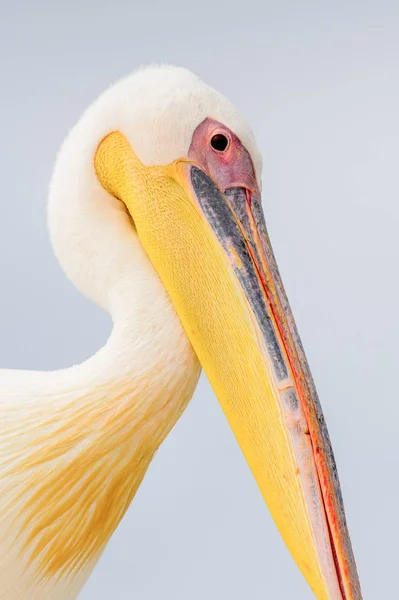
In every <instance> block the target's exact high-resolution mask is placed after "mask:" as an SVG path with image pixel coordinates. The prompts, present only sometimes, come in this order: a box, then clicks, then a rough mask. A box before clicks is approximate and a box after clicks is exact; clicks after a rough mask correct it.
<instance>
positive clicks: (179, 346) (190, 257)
mask: <svg viewBox="0 0 399 600" xmlns="http://www.w3.org/2000/svg"><path fill="white" fill-rule="evenodd" d="M260 189H261V157H260V154H259V151H258V149H257V146H256V142H255V139H254V137H253V134H252V133H251V131H250V129H249V127H248V126H247V124H246V122H245V121H244V119H243V118H242V117H241V115H240V114H239V113H238V112H237V110H236V109H235V108H234V107H233V106H232V105H231V104H230V103H229V102H228V101H227V100H226V99H225V98H224V97H223V96H222V95H220V94H219V93H218V92H216V91H215V90H213V89H212V88H210V87H209V86H207V85H206V84H204V83H203V82H201V81H200V80H199V79H198V78H197V77H196V76H194V75H193V74H191V73H190V72H188V71H187V70H185V69H181V68H176V67H151V68H147V69H141V70H139V71H138V72H136V73H134V74H133V75H130V76H129V77H127V78H126V79H124V80H122V81H120V82H119V83H117V84H116V85H114V86H113V87H111V88H110V89H108V90H107V91H106V92H105V93H104V94H103V95H102V96H100V98H99V99H98V100H97V101H96V102H95V103H94V104H93V105H92V106H91V107H90V108H89V109H88V110H87V111H86V113H85V114H84V115H83V117H82V119H81V120H80V121H79V123H78V124H77V125H76V126H75V127H74V128H73V130H72V131H71V132H70V134H69V136H68V137H67V139H66V141H65V143H64V145H63V146H62V148H61V151H60V153H59V155H58V158H57V161H56V165H55V169H54V174H53V177H52V182H51V186H50V194H49V203H48V223H49V231H50V236H51V240H52V244H53V248H54V251H55V254H56V256H57V258H58V259H59V261H60V264H61V266H62V267H63V269H64V271H65V273H66V275H67V276H68V277H69V278H70V280H71V281H72V282H73V283H74V284H75V285H76V286H77V288H78V289H79V290H81V292H82V293H83V294H85V295H86V296H87V297H89V298H90V299H92V300H93V301H94V302H96V303H97V304H99V305H100V306H101V307H102V308H103V309H105V310H107V311H108V312H109V313H110V314H111V315H112V319H113V330H112V333H111V335H110V338H109V339H108V341H107V342H106V344H105V345H104V347H103V348H101V349H100V350H99V351H98V352H97V353H96V354H95V355H94V356H93V357H92V358H90V359H89V360H87V361H86V362H84V363H83V364H81V365H77V366H73V367H71V368H68V369H65V370H60V371H56V372H29V371H1V372H0V417H1V418H0V600H28V599H29V600H67V599H68V600H69V599H73V598H76V597H77V596H78V594H79V591H80V589H81V587H82V586H83V584H84V582H85V581H86V579H87V577H88V576H89V575H90V573H91V571H92V570H93V567H94V566H95V564H96V562H97V560H98V558H99V556H100V555H101V553H102V551H103V550H104V548H105V546H106V544H107V542H108V540H109V539H110V536H111V535H112V533H113V531H114V530H115V528H116V526H117V525H118V523H119V522H120V520H121V518H122V517H123V515H124V513H125V512H126V510H127V508H128V506H129V504H130V502H131V501H132V499H133V497H134V495H135V493H136V491H137V489H138V487H139V485H140V483H141V481H142V479H143V477H144V475H145V472H146V470H147V468H148V466H149V464H150V462H151V460H152V458H153V456H154V453H155V452H156V450H157V449H158V447H159V446H160V444H161V442H162V441H163V440H164V439H165V437H166V435H167V434H168V432H169V431H170V430H171V428H172V427H173V425H174V424H175V423H176V421H177V419H178V418H179V416H180V415H181V414H182V413H183V411H184V409H185V408H186V406H187V403H188V402H189V400H190V398H191V396H192V394H193V392H194V390H195V387H196V384H197V381H198V377H199V374H200V369H201V367H202V368H203V369H204V370H205V372H206V374H207V376H208V378H209V381H210V383H211V385H212V387H213V389H214V391H215V395H216V396H217V398H218V400H219V402H220V404H221V406H222V408H223V411H224V413H225V415H226V417H227V419H228V422H229V424H230V426H231V427H232V429H233V432H234V434H235V436H236V439H237V441H238V443H239V445H240V447H241V449H242V451H243V453H244V456H245V458H246V460H247V462H248V465H249V467H250V469H251V471H252V473H253V475H254V477H255V479H256V481H257V483H258V486H259V489H260V492H261V494H262V495H263V497H264V499H265V501H266V503H267V505H268V507H269V510H270V511H271V514H272V516H273V519H274V521H275V523H276V525H277V527H278V529H279V531H280V533H281V535H282V537H283V539H284V541H285V543H286V545H287V547H288V549H289V550H290V552H291V554H292V556H293V558H294V560H295V561H296V563H297V565H298V567H299V568H300V569H301V571H302V573H303V575H304V576H305V578H306V579H307V581H308V583H309V585H310V587H311V589H312V590H313V592H314V594H315V596H316V597H317V598H318V599H319V600H360V599H361V591H360V585H359V580H358V576H357V572H356V565H355V559H354V556H353V552H352V547H351V542H350V538H349V533H348V529H347V525H346V521H345V514H344V508H343V503H342V496H341V491H340V486H339V481H338V475H337V470H336V466H335V461H334V456H333V452H332V448H331V443H330V439H329V436H328V432H327V428H326V425H325V421H324V418H323V413H322V410H321V407H320V403H319V400H318V397H317V393H316V390H315V387H314V384H313V381H312V377H311V374H310V371H309V367H308V363H307V361H306V358H305V354H304V351H303V348H302V345H301V342H300V339H299V336H298V333H297V329H296V326H295V322H294V319H293V316H292V313H291V310H290V307H289V304H288V300H287V297H286V295H285V292H284V288H283V285H282V282H281V279H280V275H279V271H278V268H277V265H276V261H275V258H274V255H273V251H272V248H271V245H270V240H269V237H268V233H267V230H266V225H265V220H264V216H263V211H262V205H261V192H260ZM132 544H134V540H132ZM129 593H130V592H129ZM131 593H132V597H133V596H134V589H133V590H132V591H131ZM265 593H266V592H265Z"/></svg>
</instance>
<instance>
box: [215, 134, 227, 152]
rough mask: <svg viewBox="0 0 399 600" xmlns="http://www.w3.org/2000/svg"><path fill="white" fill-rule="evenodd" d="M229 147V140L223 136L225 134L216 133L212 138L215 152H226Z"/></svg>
mask: <svg viewBox="0 0 399 600" xmlns="http://www.w3.org/2000/svg"><path fill="white" fill-rule="evenodd" d="M228 145H229V140H228V139H227V137H226V136H225V135H223V133H216V134H215V135H214V136H212V139H211V146H212V148H213V149H214V150H217V151H218V152H223V151H224V150H226V148H227V146H228Z"/></svg>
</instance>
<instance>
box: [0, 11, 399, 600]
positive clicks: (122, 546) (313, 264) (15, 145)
mask: <svg viewBox="0 0 399 600" xmlns="http://www.w3.org/2000/svg"><path fill="white" fill-rule="evenodd" d="M398 29H399V4H398V3H397V2H395V1H392V2H384V1H377V0H376V1H374V2H365V1H358V2H355V1H348V0H340V1H337V2H323V1H321V0H318V1H314V2H311V1H302V2H296V1H292V2H288V1H281V0H280V1H279V2H277V1H273V2H261V1H259V2H251V1H249V0H245V1H240V2H235V1H232V0H230V1H229V2H226V3H222V2H216V1H215V0H212V1H208V0H206V1H205V0H203V1H202V2H199V1H198V2H196V3H193V2H189V1H188V0H186V1H185V2H179V1H170V2H161V1H152V2H151V1H147V2H128V1H125V2H123V1H122V0H112V1H111V0H110V1H107V2H105V1H101V0H96V1H89V0H81V1H79V2H76V1H68V2H50V1H48V2H43V1H38V0H37V1H35V2H23V1H19V2H11V1H10V0H9V1H7V2H6V1H5V0H1V3H0V50H1V51H0V63H1V68H0V73H1V82H0V85H1V94H0V107H1V112H0V123H1V144H0V173H1V209H2V210H1V217H0V273H1V295H0V332H1V335H0V338H1V344H0V364H1V366H3V367H8V368H14V367H16V368H31V369H55V368H59V367H64V366H68V365H70V364H72V363H74V362H78V361H81V360H83V359H85V358H86V357H87V356H89V355H90V354H92V353H94V352H95V350H96V349H97V348H98V347H99V346H100V345H101V344H102V343H103V342H104V340H105V339H106V337H107V335H108V332H109V330H110V320H109V318H108V316H107V315H104V314H103V313H102V312H101V311H100V310H99V309H97V308H96V307H94V306H93V305H91V304H90V303H89V302H88V301H86V300H85V299H84V298H82V297H81V296H80V295H79V294H78V292H76V291H75V290H74V289H73V288H72V287H71V285H70V284H69V283H68V282H67V281H66V279H65V278H64V276H63V274H62V272H61V271H60V269H59V268H58V265H57V264H56V261H55V259H54V257H53V255H52V253H51V249H50V246H49V242H48V238H47V231H46V219H45V208H46V194H47V185H48V181H49V178H50V173H51V169H52V164H53V161H54V157H55V153H56V150H57V148H58V147H59V145H60V144H61V142H62V140H63V138H64V136H65V134H66V133H67V131H68V129H69V128H70V127H71V126H72V125H73V124H74V122H75V121H76V120H77V118H78V117H79V115H80V113H81V112H82V111H83V110H84V109H85V107H86V106H87V105H88V104H89V103H90V102H91V101H92V100H93V99H94V98H95V97H96V96H97V94H98V93H99V92H100V91H102V90H103V89H104V88H105V87H107V86H108V84H109V83H110V82H112V81H114V80H116V79H118V78H119V77H120V76H123V75H125V74H126V73H128V72H129V71H131V70H132V69H134V68H136V67H137V66H138V65H140V64H143V63H144V64H146V63H149V62H152V61H156V62H171V63H175V64H179V65H184V66H187V67H189V68H190V69H192V70H193V71H195V72H196V73H198V74H199V75H200V76H202V77H203V78H204V79H205V80H206V81H207V82H209V83H210V84H212V85H214V86H215V87H217V88H218V89H220V90H221V91H222V92H223V93H225V94H226V95H227V96H228V97H229V98H230V99H231V100H232V101H233V102H234V103H235V104H236V105H237V106H238V107H239V108H240V109H241V110H242V111H243V112H244V113H245V115H246V116H247V117H248V119H249V121H250V123H251V125H252V127H253V128H254V130H255V132H256V135H257V138H258V141H259V144H260V147H261V150H262V152H263V156H264V166H265V169H264V203H265V209H266V214H267V220H268V225H269V231H270V233H271V237H272V241H273V243H274V247H275V251H276V254H277V258H278V262H279V265H280V269H281V272H282V275H283V279H284V281H285V284H286V287H287V291H288V295H289V298H290V300H291V304H292V307H293V310H294V314H295V316H296V319H297V323H298V326H299V329H300V332H301V334H302V338H303V342H304V345H305V348H306V351H307V354H308V358H309V361H310V364H311V367H312V370H313V374H314V377H315V380H316V383H317V386H318V389H319V392H320V396H321V399H322V403H323V407H324V410H325V413H326V417H327V422H328V424H329V429H330V433H331V436H332V439H333V443H334V448H335V452H336V458H337V461H338V466H339V472H340V476H341V482H342V486H343V491H344V498H345V505H346V511H347V517H348V520H349V525H350V530H351V534H352V540H353V544H354V548H355V553H356V557H357V562H358V567H359V571H360V576H361V580H362V585H363V591H364V596H365V598H366V599H376V600H377V599H381V598H396V597H397V596H398V590H397V584H396V582H397V547H398V546H397V536H398V529H399V526H398V513H397V507H398V503H399V487H398V479H397V478H398V462H399V448H398V444H397V435H398V420H399V403H398V384H397V379H396V374H397V373H398V362H399V350H398V333H399V316H398V304H399V285H398V259H399V241H398V234H397V229H398V221H399V197H398V168H397V162H398V140H399V118H398V106H399V75H398V59H399V35H398ZM109 597H110V598H113V599H114V600H119V599H120V600H124V599H128V598H140V599H141V600H150V599H151V600H153V599H155V598H159V597H162V598H167V599H170V600H179V599H184V600H186V599H190V600H197V599H198V600H200V599H201V600H202V599H203V598H209V599H216V598H217V599H221V598H228V599H229V600H235V599H237V600H238V599H240V600H241V599H247V598H248V599H253V600H263V599H265V598H271V599H274V600H278V599H280V598H281V599H291V598H295V599H297V600H300V599H304V600H305V599H307V598H311V597H312V596H311V593H310V592H309V590H308V588H307V585H306V584H305V582H304V581H303V580H302V577H301V575H300V574H299V572H298V571H297V569H296V568H295V566H294V564H293V562H292V560H291V558H290V556H289V555H288V552H287V551H286V549H285V547H284V546H283V544H282V542H281V540H280V538H279V535H278V534H277V532H276V530H275V528H274V525H273V523H272V521H271V518H270V516H269V514H268V511H267V510H266V508H265V506H264V504H263V501H262V499H261V497H260V494H259V492H258V490H257V488H256V485H255V484H254V482H253V480H252V477H251V475H250V473H249V470H248V468H247V466H246V464H245V462H244V460H243V458H242V456H241V454H240V451H239V449H238V447H237V445H236V443H235V440H234V438H233V436H232V434H231V432H230V430H229V428H228V426H227V424H226V422H225V419H224V417H223V415H222V412H221V410H220V408H219V406H218V403H217V401H216V399H215V397H214V395H213V393H212V391H211V389H210V387H209V385H208V383H207V381H206V380H205V378H202V380H201V383H200V385H199V388H198V390H197V392H196V394H195V397H194V399H193V401H192V403H191V405H190V407H189V408H188V410H187V412H186V413H185V415H184V416H183V418H182V419H181V421H180V422H179V423H178V425H177V426H176V428H175V429H174V431H173V432H172V434H171V435H170V436H169V438H168V439H167V440H166V442H165V443H164V445H163V446H162V448H161V450H160V452H159V454H158V455H157V457H156V459H155V461H154V463H153V464H152V466H151V468H150V471H149V473H148V475H147V476H146V478H145V481H144V483H143V485H142V487H141V488H140V490H139V493H138V495H137V497H136V499H135V501H134V502H133V504H132V506H131V508H130V510H129V512H128V514H127V515H126V517H125V519H124V520H123V522H122V524H121V525H120V527H119V529H118V530H117V532H116V533H115V535H114V537H113V539H112V540H111V542H110V544H109V546H108V548H107V550H106V552H105V554H104V556H103V557H102V559H101V560H100V563H99V564H98V567H97V569H96V570H95V572H94V574H93V576H92V577H91V579H90V581H89V582H88V584H87V586H86V588H85V590H84V591H83V593H82V595H81V598H82V600H94V599H96V600H101V599H103V598H104V599H105V598H109Z"/></svg>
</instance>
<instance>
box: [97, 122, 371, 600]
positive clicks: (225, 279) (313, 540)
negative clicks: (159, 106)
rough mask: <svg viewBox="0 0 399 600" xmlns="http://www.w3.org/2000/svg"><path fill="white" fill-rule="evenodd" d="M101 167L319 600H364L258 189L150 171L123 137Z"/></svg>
mask: <svg viewBox="0 0 399 600" xmlns="http://www.w3.org/2000/svg"><path fill="white" fill-rule="evenodd" d="M95 166H96V171H97V176H98V178H99V180H100V182H101V183H102V185H103V186H104V187H105V188H106V189H107V190H108V191H109V192H110V193H112V194H113V195H114V196H115V197H117V198H119V199H121V200H122V201H123V202H124V203H125V205H126V207H127V209H128V211H129V213H130V215H131V216H132V219H133V221H134V224H135V227H136V229H137V232H138V235H139V238H140V241H141V243H142V245H143V247H144V249H145V250H146V252H147V254H148V256H149V258H150V260H151V261H152V263H153V265H154V267H155V269H156V271H157V272H158V274H159V276H160V278H161V280H162V282H163V284H164V285H165V287H166V289H167V291H168V293H169V295H170V297H171V300H172V302H173V304H174V306H175V309H176V311H177V313H178V315H179V317H180V319H181V322H182V324H183V327H184V328H185V331H186V333H187V335H188V337H189V339H190V340H191V343H192V345H193V347H194V350H195V352H196V353H197V356H198V358H199V360H200V362H201V364H202V366H203V368H204V370H205V372H206V374H207V376H208V378H209V381H210V383H211V385H212V387H213V389H214V391H215V394H216V396H217V398H218V400H219V402H220V404H221V406H222V408H223V410H224V413H225V415H226V417H227V419H228V421H229V423H230V426H231V427H232V429H233V431H234V434H235V436H236V438H237V441H238V443H239V444H240V446H241V449H242V451H243V453H244V455H245V458H246V460H247V462H248V464H249V466H250V468H251V470H252V473H253V475H254V477H255V479H256V481H257V483H258V486H259V488H260V491H261V493H262V495H263V497H264V499H265V501H266V503H267V505H268V507H269V509H270V512H271V514H272V516H273V518H274V521H275V523H276V525H277V527H278V529H279V531H280V533H281V535H282V537H283V538H284V541H285V543H286V545H287V547H288V548H289V550H290V552H291V554H292V556H293V557H294V559H295V561H296V563H297V564H298V566H299V568H300V569H301V571H302V573H303V574H304V576H305V578H306V579H307V581H308V583H309V585H310V586H311V588H312V589H313V591H314V593H315V595H316V597H317V598H318V599H319V600H327V599H329V600H360V599H361V591H360V585H359V581H358V577H357V572H356V565H355V560H354V557H353V553H352V548H351V543H350V538H349V534H348V530H347V526H346V522H345V515H344V509H343V503H342V497H341V492H340V487H339V481H338V476H337V470H336V466H335V462H334V456H333V452H332V449H331V444H330V439H329V436H328V432H327V429H326V425H325V422H324V418H323V414H322V410H321V407H320V404H319V400H318V398H317V394H316V390H315V387H314V384H313V381H312V378H311V375H310V371H309V367H308V364H307V361H306V358H305V355H304V352H303V349H302V346H301V343H300V340H299V337H298V333H297V330H296V327H295V323H294V319H293V316H292V313H291V310H290V307H289V304H288V301H287V298H286V295H285V293H284V289H283V286H282V283H281V279H280V275H279V272H278V269H277V265H276V262H275V259H274V256H273V252H272V249H271V246H270V241H269V238H268V235H267V232H266V227H265V222H264V217H263V213H262V208H261V202H260V197H259V195H257V190H255V191H254V189H252V190H250V189H248V188H244V187H242V186H240V185H239V182H238V184H237V185H233V186H232V187H230V188H228V189H222V190H221V189H220V186H219V187H218V186H217V185H216V184H215V182H214V181H213V180H212V179H211V177H210V176H209V173H208V172H206V171H205V170H204V169H203V168H201V167H200V166H199V165H198V162H194V161H191V160H188V159H187V158H185V159H182V160H181V161H176V162H174V163H173V164H171V165H168V166H166V167H146V166H144V165H143V164H142V163H141V162H140V161H139V159H138V158H137V156H136V155H135V154H134V152H133V150H132V148H131V146H130V145H129V143H128V141H127V140H126V139H125V138H124V137H123V136H122V134H120V133H119V132H114V133H112V134H110V135H109V136H107V137H106V138H105V139H104V140H103V141H102V143H101V144H100V146H99V148H98V151H97V154H96V161H95ZM254 187H256V186H254Z"/></svg>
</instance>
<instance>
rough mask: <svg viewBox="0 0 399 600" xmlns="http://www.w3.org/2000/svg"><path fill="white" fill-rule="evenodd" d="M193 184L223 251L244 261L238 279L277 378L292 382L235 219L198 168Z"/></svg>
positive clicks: (193, 173)
mask: <svg viewBox="0 0 399 600" xmlns="http://www.w3.org/2000/svg"><path fill="white" fill-rule="evenodd" d="M191 183H192V186H193V188H194V191H195V194H196V196H197V199H198V202H199V204H200V206H201V209H202V211H203V212H204V214H205V216H206V218H207V220H208V222H209V224H210V225H211V227H212V229H213V231H214V232H215V234H216V236H217V238H218V240H219V241H220V243H221V244H222V246H223V248H224V249H225V250H226V252H228V253H229V252H231V248H233V249H234V251H235V252H236V253H237V255H238V256H239V258H240V260H241V263H242V266H238V265H235V266H234V269H235V272H236V275H237V277H238V279H239V281H240V284H241V286H242V288H243V290H244V292H245V294H246V296H247V299H248V301H249V303H250V305H251V307H252V309H253V311H254V313H255V316H256V319H257V321H258V324H259V327H260V330H261V332H262V334H263V337H264V340H265V344H266V347H267V350H268V352H269V355H270V357H271V360H272V364H273V370H274V373H275V376H276V378H277V380H278V381H283V380H285V379H287V378H288V370H287V365H286V363H285V360H284V357H283V353H282V350H281V347H280V344H279V341H278V338H277V336H276V332H275V329H274V324H273V321H272V319H271V317H270V314H269V309H268V306H267V304H266V302H265V298H264V292H263V289H262V288H261V286H260V283H259V278H258V275H257V274H256V271H255V267H254V264H253V261H252V259H251V257H250V255H249V252H248V250H247V247H246V243H245V240H244V239H243V237H242V234H241V232H240V229H239V227H238V225H237V222H236V220H235V218H234V215H233V213H232V211H231V209H230V208H229V206H228V204H227V203H226V202H225V200H224V198H223V196H222V194H221V193H220V191H219V190H218V188H217V187H216V185H215V184H214V183H213V181H212V180H211V179H210V178H209V177H208V176H207V175H206V173H204V171H202V170H201V169H199V168H198V167H195V166H192V167H191ZM244 199H245V191H244ZM241 214H242V213H241ZM241 214H240V216H241ZM243 218H244V217H243Z"/></svg>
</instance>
